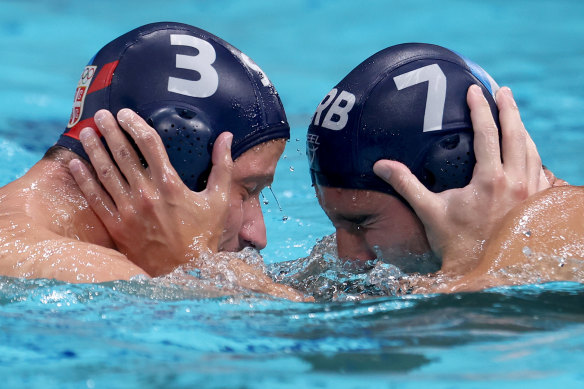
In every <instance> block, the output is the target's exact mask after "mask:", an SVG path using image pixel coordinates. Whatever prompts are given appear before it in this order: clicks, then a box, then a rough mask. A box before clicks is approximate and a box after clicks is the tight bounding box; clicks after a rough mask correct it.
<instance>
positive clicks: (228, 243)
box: [219, 139, 286, 251]
mask: <svg viewBox="0 0 584 389" xmlns="http://www.w3.org/2000/svg"><path fill="white" fill-rule="evenodd" d="M285 146H286V141H285V140H284V139H278V140H274V141H268V142H265V143H262V144H260V145H259V146H256V147H254V148H252V149H250V150H247V151H246V152H245V153H243V154H242V155H241V156H240V157H239V158H237V159H236V160H235V161H234V163H233V176H232V180H231V194H230V204H229V210H228V215H227V221H226V223H225V229H224V231H223V235H222V237H221V239H220V241H219V251H240V250H242V249H244V248H245V247H253V248H256V249H257V250H262V249H263V248H265V247H266V244H267V238H266V226H265V223H264V217H263V213H262V209H261V206H260V199H259V196H260V192H261V191H262V190H263V189H264V188H266V187H267V186H269V185H271V183H272V181H273V180H274V174H275V172H276V164H277V163H278V160H279V159H280V156H281V155H282V153H283V152H284V148H285Z"/></svg>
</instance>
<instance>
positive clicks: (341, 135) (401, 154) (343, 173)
mask: <svg viewBox="0 0 584 389" xmlns="http://www.w3.org/2000/svg"><path fill="white" fill-rule="evenodd" d="M471 84H478V85H479V86H480V87H481V88H482V90H483V94H484V95H485V97H486V98H487V101H488V102H489V105H490V107H491V111H492V113H493V116H494V117H495V120H496V121H497V122H498V110H497V106H496V104H495V98H494V95H495V92H496V90H497V89H498V88H499V87H498V86H497V84H496V83H495V81H494V80H493V79H492V78H491V77H490V76H489V75H488V74H487V73H486V72H485V71H484V70H483V69H481V68H480V67H479V66H478V65H476V64H474V63H473V62H471V61H469V60H467V59H465V58H463V57H461V56H460V55H458V54H456V53H454V52H452V51H450V50H447V49H445V48H443V47H440V46H435V45H429V44H419V43H410V44H402V45H397V46H393V47H389V48H387V49H385V50H382V51H380V52H378V53H377V54H374V55H373V56H371V57H370V58H368V59H367V60H365V61H364V62H363V63H361V64H360V65H359V66H357V67H356V68H355V69H354V70H353V71H351V72H350V73H349V74H348V75H347V76H346V77H345V78H344V79H343V80H342V81H341V82H340V83H339V84H338V85H337V86H336V87H335V88H334V89H333V90H332V91H330V92H329V93H328V94H327V96H326V97H325V98H324V100H323V101H322V102H321V103H320V105H319V106H318V107H317V109H316V113H315V114H314V117H313V118H312V122H311V124H310V127H309V128H308V135H307V155H308V158H309V163H310V173H311V177H312V183H313V184H314V185H316V184H318V185H323V186H330V187H339V188H351V189H368V190H376V191H380V192H384V193H388V194H391V195H396V196H397V193H396V192H395V191H394V190H393V188H392V187H391V186H390V185H389V184H387V183H385V182H384V181H383V180H381V179H380V178H378V177H377V176H376V175H375V174H374V173H373V164H374V163H375V162H376V161H378V160H380V159H392V160H397V161H400V162H402V163H404V164H405V165H406V166H408V167H409V168H410V170H411V171H412V173H414V174H415V175H416V177H418V179H419V180H420V181H421V182H422V183H423V184H424V185H425V186H426V187H427V188H428V189H429V190H431V191H433V192H441V191H443V190H446V189H450V188H459V187H463V186H465V185H466V184H468V183H469V182H470V179H471V177H472V172H473V168H474V164H475V162H476V160H475V156H474V151H473V131H472V123H471V120H470V110H469V108H468V105H467V103H466V95H467V90H468V87H469V86H470V85H471ZM398 197H399V196H398Z"/></svg>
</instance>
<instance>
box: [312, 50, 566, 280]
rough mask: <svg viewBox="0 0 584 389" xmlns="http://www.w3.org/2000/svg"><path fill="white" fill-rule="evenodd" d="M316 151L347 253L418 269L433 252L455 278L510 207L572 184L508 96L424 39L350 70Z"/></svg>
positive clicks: (318, 122) (328, 103) (318, 181)
mask: <svg viewBox="0 0 584 389" xmlns="http://www.w3.org/2000/svg"><path fill="white" fill-rule="evenodd" d="M495 96H496V99H495ZM469 108H470V109H469ZM499 123H500V134H501V141H499V130H498V127H499ZM307 154H308V158H309V163H310V173H311V177H312V181H313V184H314V186H315V189H316V193H317V196H318V199H319V202H320V204H321V206H322V208H323V209H324V211H325V212H326V214H327V215H328V217H329V218H330V220H331V221H332V223H333V224H334V226H335V229H336V240H337V247H338V255H339V257H340V258H346V259H350V260H352V261H355V262H356V263H362V264H363V266H367V265H366V263H367V261H369V260H373V259H375V258H379V259H382V260H383V261H385V262H389V263H393V264H395V265H397V266H398V267H400V268H402V270H404V271H405V272H417V271H419V270H420V262H419V261H417V259H419V258H420V256H421V255H424V254H425V255H427V254H428V253H430V254H431V256H432V257H434V259H435V260H436V261H437V263H438V264H439V269H440V270H441V273H442V274H444V275H448V276H450V277H451V278H449V279H456V277H460V276H463V275H468V274H469V273H471V272H472V271H473V270H474V269H477V267H478V263H479V260H480V258H481V256H482V254H483V253H484V248H485V245H486V243H489V239H490V237H491V236H492V235H494V233H495V231H496V228H497V226H499V225H500V224H501V223H502V220H503V219H504V217H505V215H506V214H507V213H508V212H509V211H510V210H512V209H514V207H515V206H516V205H518V204H522V202H523V201H524V200H525V199H527V198H529V197H530V196H532V195H535V194H537V193H538V192H541V191H543V190H544V189H548V188H550V187H551V186H552V184H553V185H560V184H562V183H563V181H561V180H557V181H556V180H555V177H553V175H551V173H549V172H546V170H545V169H543V167H542V164H541V159H540V157H539V154H538V153H537V150H536V147H535V144H534V143H533V141H532V140H531V138H530V137H529V135H528V134H527V132H526V131H525V128H524V126H523V123H522V121H521V118H520V116H519V112H518V110H517V106H516V105H515V102H514V99H513V96H512V94H511V91H510V90H509V89H508V88H501V89H499V87H498V86H497V84H496V83H495V82H494V80H493V79H492V78H491V77H490V76H489V75H488V74H487V73H486V72H485V71H484V70H483V69H482V68H480V67H478V66H477V65H476V64H474V63H472V62H471V61H469V60H468V59H466V58H463V57H461V56H460V55H458V54H456V53H454V52H452V51H450V50H447V49H444V48H442V47H439V46H435V45H427V44H404V45H398V46H394V47H390V48H387V49H385V50H382V51H380V52H379V53H377V54H375V55H373V56H372V57H370V58H368V59H367V60H365V61H364V62H363V63H362V64H360V65H359V66H357V68H355V69H354V70H353V71H351V72H350V73H349V74H348V75H347V76H346V77H345V78H344V79H343V80H342V81H341V82H340V83H339V84H338V85H337V86H335V88H333V89H332V91H331V92H329V93H328V95H327V96H326V97H325V98H324V99H323V101H322V102H321V103H320V104H319V106H318V107H317V109H316V112H315V114H314V116H313V118H312V121H311V124H310V127H309V129H308V135H307ZM546 175H547V176H548V177H549V180H548V178H546ZM498 239H499V246H502V245H503V242H504V238H498ZM427 261H431V260H430V259H429V258H428V257H427V256H426V257H425V262H427ZM484 261H487V262H490V263H492V259H486V260H483V262H484ZM480 268H481V269H483V270H482V273H481V274H483V275H484V274H485V273H486V272H487V270H485V269H488V266H487V265H481V266H480ZM436 270H437V269H436ZM478 277H479V276H478V275H476V274H475V278H474V279H475V280H477V279H478ZM490 282H491V284H490V285H492V284H493V280H492V279H491V280H490ZM460 285H467V286H468V285H473V286H472V287H473V288H479V287H481V286H480V285H481V284H480V283H478V282H476V283H473V282H471V281H470V280H469V279H465V280H464V281H461V284H460ZM485 285H486V284H485ZM442 290H443V291H447V290H449V289H448V288H444V289H442Z"/></svg>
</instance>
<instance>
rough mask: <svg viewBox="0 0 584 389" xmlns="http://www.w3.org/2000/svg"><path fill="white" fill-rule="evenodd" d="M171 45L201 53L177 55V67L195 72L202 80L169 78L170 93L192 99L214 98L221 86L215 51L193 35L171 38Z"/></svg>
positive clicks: (174, 35) (172, 36) (173, 35)
mask: <svg viewBox="0 0 584 389" xmlns="http://www.w3.org/2000/svg"><path fill="white" fill-rule="evenodd" d="M170 44H171V45H177V46H189V47H194V48H195V49H197V50H198V51H199V53H198V54H197V55H196V56H195V55H183V54H177V55H176V67H177V68H181V69H189V70H194V71H196V72H198V73H199V75H200V76H201V78H200V79H199V80H197V81H194V80H185V79H183V78H176V77H168V91H169V92H174V93H179V94H181V95H185V96H191V97H209V96H212V95H213V94H214V93H215V92H216V91H217V87H218V86H219V75H218V74H217V70H215V68H214V67H213V66H211V65H212V64H213V62H215V58H216V53H215V49H214V48H213V46H211V44H210V43H209V42H207V41H204V40H202V39H199V38H197V37H194V36H191V35H177V34H172V35H171V36H170Z"/></svg>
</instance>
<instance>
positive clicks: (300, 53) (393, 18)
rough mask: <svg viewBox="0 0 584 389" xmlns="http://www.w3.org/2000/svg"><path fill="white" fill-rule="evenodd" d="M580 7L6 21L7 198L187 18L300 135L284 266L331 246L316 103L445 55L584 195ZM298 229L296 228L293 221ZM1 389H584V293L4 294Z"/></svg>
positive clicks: (118, 288) (270, 254)
mask: <svg viewBox="0 0 584 389" xmlns="http://www.w3.org/2000/svg"><path fill="white" fill-rule="evenodd" d="M583 16H584V4H583V3H581V2H579V1H576V0H574V1H560V2H558V1H527V0H518V1H514V2H507V1H498V0H497V1H491V2H488V3H486V2H485V3H476V4H470V2H467V1H463V0H460V1H453V0H451V1H443V2H433V1H430V0H416V1H411V2H398V1H380V0H373V1H368V2H366V3H361V4H356V3H355V2H351V1H346V0H340V1H334V2H327V1H318V0H313V1H309V0H295V1H288V2H281V3H280V4H278V3H276V2H269V1H224V0H219V1H213V2H205V1H198V2H194V1H186V0H179V1H173V2H159V1H153V0H149V1H140V2H130V1H128V2H119V1H113V0H104V1H100V2H90V1H72V0H58V1H54V2H40V1H32V0H31V1H22V0H20V1H17V0H14V1H12V0H3V1H2V2H1V3H0V49H1V52H2V56H1V57H0V85H2V87H1V88H0V181H1V182H0V184H5V183H7V182H9V181H10V180H12V179H14V178H16V177H17V176H19V175H21V174H22V173H23V172H24V171H26V169H27V168H28V167H30V166H31V165H32V164H33V163H34V162H35V161H36V160H38V158H40V156H41V155H42V153H43V152H44V150H45V149H46V147H48V146H49V145H50V144H52V142H54V141H55V140H56V138H57V136H58V134H59V133H60V132H61V129H62V128H63V125H64V123H65V122H66V120H67V119H68V117H69V111H70V106H71V98H72V94H73V85H76V83H77V79H78V77H79V72H80V70H81V68H82V66H84V65H85V63H86V62H87V61H88V59H89V58H90V57H91V56H92V55H93V54H94V53H95V51H96V50H97V49H99V48H100V47H101V46H102V45H103V44H104V43H105V42H107V41H109V40H111V39H112V38H113V37H116V36H118V35H120V34H121V33H123V32H125V31H127V30H129V29H131V28H133V27H136V26H138V25H141V24H144V23H147V22H153V21H160V20H174V21H180V22H185V23H189V24H193V25H197V26H199V27H201V28H204V29H207V30H209V31H211V32H213V33H215V34H217V35H219V36H221V37H223V38H224V39H226V40H227V41H229V42H231V43H233V44H234V45H235V46H237V47H238V48H240V49H241V50H243V51H244V52H245V53H247V54H248V55H249V56H250V57H252V58H253V59H254V60H255V61H256V62H257V63H258V64H259V65H260V66H261V67H262V68H263V69H264V70H265V71H266V73H267V74H268V75H269V77H270V79H271V80H272V81H273V82H274V84H275V85H276V87H277V88H278V90H279V92H280V94H281V97H282V100H283V102H284V104H285V107H286V110H287V113H288V117H289V120H290V122H291V125H292V137H291V140H290V142H289V143H288V145H287V149H286V152H285V155H284V158H283V159H282V161H281V162H280V164H279V166H278V171H277V175H276V180H275V184H274V187H273V188H274V192H275V194H276V197H277V199H278V202H279V204H280V206H281V208H282V210H280V209H279V207H278V205H277V203H276V201H275V200H274V198H273V197H272V196H271V194H270V193H269V192H268V193H266V194H265V196H266V201H267V202H268V204H266V205H265V207H264V212H265V215H266V222H267V228H268V240H269V244H268V247H267V249H266V250H265V253H264V258H265V260H266V261H267V262H268V263H274V262H279V261H283V260H290V259H295V258H298V257H302V256H306V255H307V253H308V252H309V251H310V249H311V248H312V247H313V245H314V243H315V242H316V241H317V239H319V238H320V237H322V236H324V235H328V234H330V233H331V232H332V231H333V229H332V227H331V225H330V223H329V222H328V221H327V219H326V217H325V215H324V214H323V213H322V211H321V210H320V208H319V207H318V205H317V203H316V199H315V197H314V193H313V191H312V188H311V187H310V184H309V176H308V173H307V164H306V161H305V156H304V154H305V145H304V136H305V130H306V127H307V123H308V122H309V120H310V116H311V115H312V113H313V110H314V109H315V107H316V105H317V104H318V103H319V101H320V100H321V98H322V97H323V96H324V95H325V94H326V93H327V92H328V90H329V89H330V88H331V87H332V86H333V85H334V84H336V83H337V82H338V81H339V80H340V78H341V77H343V76H344V75H345V74H346V73H347V72H348V71H349V70H350V69H352V68H353V67H355V66H356V65H357V64H358V63H360V62H361V61H362V60H363V59H364V58H366V57H368V56H369V55H371V54H373V53H374V52H376V51H378V50H380V49H381V48H384V47H386V46H389V45H392V44H397V43H402V42H412V41H419V42H428V43H436V44H440V45H443V46H446V47H448V48H451V49H453V50H456V51H457V52H460V53H463V54H464V55H465V56H467V57H469V58H472V59H473V60H474V61H476V62H478V63H479V64H481V65H482V66H483V67H484V68H485V69H486V70H487V71H488V72H489V73H490V74H491V75H492V76H493V77H494V78H495V79H497V81H498V82H499V83H500V84H502V85H509V86H510V87H511V88H512V89H513V90H514V93H515V96H516V98H517V102H518V104H519V107H520V109H521V113H522V116H523V119H524V122H525V124H526V126H527V128H528V129H529V131H530V132H531V134H532V136H533V138H534V140H535V141H536V143H537V144H538V146H539V150H540V153H541V155H542V158H543V160H544V163H546V165H548V166H549V167H550V168H551V169H552V170H553V171H554V172H556V174H557V175H558V176H560V177H563V178H566V179H567V180H568V181H570V182H572V183H574V184H583V183H584V182H583V181H584V180H583V178H584V170H583V169H584V168H583V167H582V166H583V164H582V163H580V162H579V161H580V160H581V151H580V150H581V145H583V144H584V139H583V137H584V135H582V131H581V123H580V120H579V119H580V118H579V117H576V115H579V114H580V112H581V108H582V107H583V106H584V104H583V103H584V76H583V75H582V72H581V67H582V63H584V41H583V40H582V36H583V33H584V26H583V25H582V23H581V20H582V17H583ZM284 219H286V220H284ZM0 304H1V308H0V328H1V329H2V331H1V332H0V336H1V337H2V341H1V342H0V348H1V350H2V353H0V371H1V372H2V373H3V377H4V383H3V385H2V387H29V388H37V387H38V388H46V387H59V388H79V387H87V388H116V387H120V388H129V387H140V388H168V387H173V388H180V387H193V386H200V387H212V388H219V387H269V388H271V387H278V388H287V387H298V386H301V387H304V386H306V387H323V388H329V387H330V388H345V387H347V388H358V387H412V388H417V387H421V386H430V385H431V386H432V387H458V386H461V387H462V386H464V387H473V388H482V387H484V388H490V387H493V386H495V385H496V386H500V387H516V386H519V385H523V386H524V385H530V386H532V387H544V386H545V387H548V386H549V385H551V384H553V385H558V386H564V387H579V386H581V385H582V383H584V374H583V373H582V372H581V366H582V362H584V325H583V324H582V322H583V321H584V288H583V286H582V285H581V284H577V283H554V284H546V285H530V286H525V287H521V288H501V289H496V290H492V291H487V292H482V293H472V294H458V295H452V296H442V295H437V296H406V297H399V298H390V297H385V298H381V299H375V300H369V301H362V302H325V303H318V304H293V303H288V302H283V301H279V300H272V299H266V298H265V297H263V296H246V297H238V298H220V299H201V298H200V296H198V295H197V294H196V293H195V292H192V293H189V292H188V291H184V290H178V289H176V288H173V287H169V286H164V285H160V284H156V283H140V282H132V283H109V284H103V285H68V284H63V283H58V282H53V281H46V280H37V281H22V280H14V279H5V278H4V279H0Z"/></svg>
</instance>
